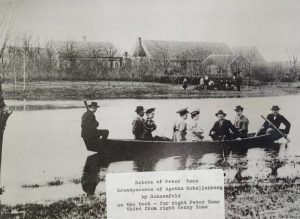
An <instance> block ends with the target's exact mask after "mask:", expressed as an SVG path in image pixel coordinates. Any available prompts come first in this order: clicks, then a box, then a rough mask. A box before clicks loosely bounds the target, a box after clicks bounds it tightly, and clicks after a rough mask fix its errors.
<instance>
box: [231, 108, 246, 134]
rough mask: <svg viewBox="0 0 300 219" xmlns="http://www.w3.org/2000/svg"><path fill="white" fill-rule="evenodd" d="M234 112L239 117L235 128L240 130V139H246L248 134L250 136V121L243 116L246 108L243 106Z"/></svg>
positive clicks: (236, 119)
mask: <svg viewBox="0 0 300 219" xmlns="http://www.w3.org/2000/svg"><path fill="white" fill-rule="evenodd" d="M234 111H235V112H236V114H237V116H236V118H235V120H234V127H235V128H236V129H237V130H238V132H239V136H240V137H242V138H246V137H247V134H248V125H249V120H248V118H247V117H246V116H245V115H244V114H243V111H244V108H243V107H241V106H236V107H235V109H234Z"/></svg>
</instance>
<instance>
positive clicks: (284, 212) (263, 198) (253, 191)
mask: <svg viewBox="0 0 300 219" xmlns="http://www.w3.org/2000/svg"><path fill="white" fill-rule="evenodd" d="M278 182H280V186H279V185H278V184H276V183H275V184H270V185H264V184H260V183H257V184H255V185H250V184H247V182H245V183H242V184H240V185H238V186H228V185H227V186H225V218H231V217H235V216H236V215H243V216H244V217H246V218H248V217H249V216H252V217H251V218H253V216H254V218H257V217H258V218H260V217H267V218H269V217H276V218H277V217H280V218H298V217H299V216H300V211H299V210H300V207H299V206H300V205H299V204H300V198H299V196H298V194H299V189H300V180H299V179H297V178H295V179H289V180H283V181H281V180H278ZM275 200H276V201H275ZM244 203H248V205H245V204H244ZM0 207H1V209H2V211H3V213H5V212H6V213H7V214H9V213H8V212H12V211H13V210H17V212H26V218H27V217H29V218H44V217H47V216H49V215H52V216H55V217H57V218H61V217H62V216H63V217H64V218H94V217H98V218H99V217H100V218H106V195H105V193H97V194H95V195H92V196H87V195H79V196H74V197H72V198H67V199H63V200H57V201H54V202H52V203H50V204H37V203H27V204H16V205H6V204H2V205H0ZM87 209H90V210H89V211H87Z"/></svg>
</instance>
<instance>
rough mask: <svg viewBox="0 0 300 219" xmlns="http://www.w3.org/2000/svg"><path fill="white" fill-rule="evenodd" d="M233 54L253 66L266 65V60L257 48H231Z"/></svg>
mask: <svg viewBox="0 0 300 219" xmlns="http://www.w3.org/2000/svg"><path fill="white" fill-rule="evenodd" d="M231 50H232V52H233V54H235V55H240V56H242V57H244V58H245V59H246V60H247V61H248V62H249V63H251V64H265V63H266V60H265V58H264V57H263V55H262V54H261V53H260V52H259V50H258V49H257V48H256V47H255V46H236V47H232V48H231Z"/></svg>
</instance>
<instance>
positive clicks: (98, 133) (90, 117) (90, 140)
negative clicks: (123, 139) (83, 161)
mask: <svg viewBox="0 0 300 219" xmlns="http://www.w3.org/2000/svg"><path fill="white" fill-rule="evenodd" d="M98 108H99V106H98V104H97V103H96V102H92V103H91V104H90V105H88V107H87V111H86V112H85V113H84V114H83V115H82V120H81V137H82V138H83V140H84V142H85V144H86V146H87V148H89V147H96V146H97V144H98V143H99V141H101V140H106V139H107V137H108V134H109V131H108V130H107V129H97V127H98V126H99V122H98V121H97V120H96V117H95V112H96V111H97V109H98ZM100 137H101V139H100Z"/></svg>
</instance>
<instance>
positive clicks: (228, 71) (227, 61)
mask: <svg viewBox="0 0 300 219" xmlns="http://www.w3.org/2000/svg"><path fill="white" fill-rule="evenodd" d="M203 64H204V66H205V67H206V74H207V75H213V76H222V77H231V76H234V75H238V74H239V75H240V76H242V77H243V76H245V75H247V73H248V72H249V62H248V61H247V60H246V59H245V58H244V57H242V56H240V55H238V56H236V55H210V56H208V57H207V58H206V59H205V60H204V61H203Z"/></svg>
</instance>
